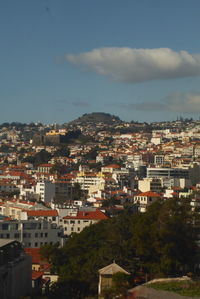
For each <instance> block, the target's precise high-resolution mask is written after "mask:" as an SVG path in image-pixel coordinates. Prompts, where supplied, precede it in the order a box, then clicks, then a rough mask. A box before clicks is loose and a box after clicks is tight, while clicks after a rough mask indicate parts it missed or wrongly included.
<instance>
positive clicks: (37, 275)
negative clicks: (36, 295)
mask: <svg viewBox="0 0 200 299" xmlns="http://www.w3.org/2000/svg"><path fill="white" fill-rule="evenodd" d="M43 274H44V273H43V272H41V271H36V270H32V280H36V279H38V278H40V277H42V275H43Z"/></svg>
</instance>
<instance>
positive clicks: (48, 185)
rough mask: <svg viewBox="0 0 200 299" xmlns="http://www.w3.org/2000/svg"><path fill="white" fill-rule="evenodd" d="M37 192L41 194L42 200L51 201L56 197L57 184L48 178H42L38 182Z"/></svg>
mask: <svg viewBox="0 0 200 299" xmlns="http://www.w3.org/2000/svg"><path fill="white" fill-rule="evenodd" d="M35 193H36V194H38V195H39V199H40V200H41V201H43V202H45V203H47V202H50V201H52V200H53V199H54V197H55V184H54V183H52V182H51V181H48V180H40V181H39V182H37V183H36V186H35Z"/></svg>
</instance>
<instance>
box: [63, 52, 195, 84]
mask: <svg viewBox="0 0 200 299" xmlns="http://www.w3.org/2000/svg"><path fill="white" fill-rule="evenodd" d="M65 59H66V60H67V61H68V62H70V63H72V64H75V65H77V66H80V67H83V68H84V69H86V70H92V71H95V72H97V73H98V74H101V75H107V76H109V77H110V78H111V79H113V80H117V81H122V82H129V83H136V82H143V81H148V80H160V79H171V78H183V77H192V76H199V75H200V55H199V54H190V53H188V52H186V51H180V52H175V51H173V50H171V49H169V48H159V49H133V48H117V47H116V48H99V49H94V50H92V51H90V52H85V53H80V54H75V55H73V54H67V55H65Z"/></svg>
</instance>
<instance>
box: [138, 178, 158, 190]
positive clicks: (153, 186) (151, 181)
mask: <svg viewBox="0 0 200 299" xmlns="http://www.w3.org/2000/svg"><path fill="white" fill-rule="evenodd" d="M138 189H139V190H140V191H141V192H146V191H153V192H160V191H161V190H162V182H161V180H160V179H156V178H144V179H143V180H139V181H138Z"/></svg>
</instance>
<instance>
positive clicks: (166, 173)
mask: <svg viewBox="0 0 200 299" xmlns="http://www.w3.org/2000/svg"><path fill="white" fill-rule="evenodd" d="M147 177H148V178H186V179H188V178H189V170H188V169H184V168H167V167H166V168H161V167H154V168H153V167H152V168H151V167H147Z"/></svg>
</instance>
